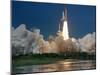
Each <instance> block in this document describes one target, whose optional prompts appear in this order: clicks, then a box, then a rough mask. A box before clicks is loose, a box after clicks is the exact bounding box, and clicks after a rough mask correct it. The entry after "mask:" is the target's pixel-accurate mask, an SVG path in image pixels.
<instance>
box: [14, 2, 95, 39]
mask: <svg viewBox="0 0 100 75" xmlns="http://www.w3.org/2000/svg"><path fill="white" fill-rule="evenodd" d="M65 8H66V9H67V18H68V19H67V20H68V29H69V36H70V37H75V38H81V37H83V36H85V35H86V34H88V33H92V32H95V31H96V7H95V6H86V5H72V4H55V3H39V2H22V1H12V26H13V27H14V28H17V27H18V26H19V25H20V24H26V27H27V29H29V30H31V29H32V28H38V29H40V31H41V34H43V36H44V38H47V37H48V36H49V35H56V33H57V31H58V28H59V23H60V21H61V17H62V12H63V11H64V9H65Z"/></svg>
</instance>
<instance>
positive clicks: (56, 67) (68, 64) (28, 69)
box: [13, 59, 96, 74]
mask: <svg viewBox="0 0 100 75" xmlns="http://www.w3.org/2000/svg"><path fill="white" fill-rule="evenodd" d="M95 68H96V62H95V60H72V59H67V60H64V61H58V62H55V63H52V64H45V65H31V66H21V67H16V68H15V69H14V71H13V72H14V73H17V74H18V73H41V72H58V71H59V72H61V71H73V70H88V69H95Z"/></svg>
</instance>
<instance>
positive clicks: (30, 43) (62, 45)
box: [11, 24, 96, 54]
mask: <svg viewBox="0 0 100 75" xmlns="http://www.w3.org/2000/svg"><path fill="white" fill-rule="evenodd" d="M11 31H12V52H13V54H27V53H59V52H67V51H81V52H88V53H95V50H96V47H95V44H96V41H95V39H96V38H95V32H93V33H92V34H90V33H89V34H87V35H85V36H84V37H83V38H80V39H75V38H69V39H68V40H63V37H62V36H59V35H58V36H56V37H54V36H50V37H49V39H48V40H47V41H46V40H44V38H43V35H41V34H40V29H33V31H29V30H27V29H26V25H25V24H21V25H20V26H19V27H17V28H16V29H14V28H13V27H12V29H11Z"/></svg>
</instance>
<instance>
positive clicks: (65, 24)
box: [62, 21, 69, 40]
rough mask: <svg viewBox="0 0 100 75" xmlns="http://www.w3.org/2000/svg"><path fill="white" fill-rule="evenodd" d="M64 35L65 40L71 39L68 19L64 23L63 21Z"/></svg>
mask: <svg viewBox="0 0 100 75" xmlns="http://www.w3.org/2000/svg"><path fill="white" fill-rule="evenodd" d="M62 36H63V37H64V40H67V39H69V34H68V24H67V21H64V23H63V31H62Z"/></svg>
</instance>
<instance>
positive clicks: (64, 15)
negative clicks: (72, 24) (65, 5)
mask: <svg viewBox="0 0 100 75" xmlns="http://www.w3.org/2000/svg"><path fill="white" fill-rule="evenodd" d="M61 20H62V21H67V10H66V9H64V11H63V12H62V19H61Z"/></svg>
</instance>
